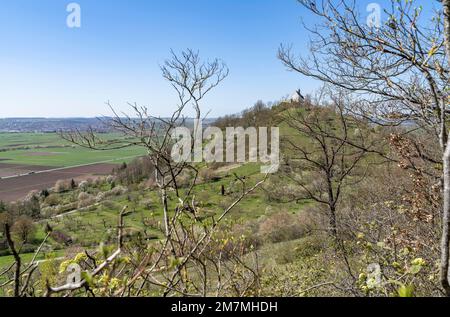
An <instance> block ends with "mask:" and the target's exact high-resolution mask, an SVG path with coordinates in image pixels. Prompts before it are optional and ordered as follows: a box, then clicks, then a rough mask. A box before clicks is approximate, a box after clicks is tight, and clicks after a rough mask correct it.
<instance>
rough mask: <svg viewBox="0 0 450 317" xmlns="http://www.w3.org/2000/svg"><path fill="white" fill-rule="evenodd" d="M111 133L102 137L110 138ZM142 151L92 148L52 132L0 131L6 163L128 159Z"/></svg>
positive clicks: (0, 158) (0, 147)
mask: <svg viewBox="0 0 450 317" xmlns="http://www.w3.org/2000/svg"><path fill="white" fill-rule="evenodd" d="M113 137H114V135H113V134H107V135H103V136H102V138H104V139H108V138H109V139H110V138H113ZM143 154H145V151H144V150H143V149H142V148H140V147H127V148H123V149H117V150H106V151H95V150H92V149H86V148H82V147H79V146H76V145H72V144H70V143H69V142H67V141H65V140H63V139H61V138H60V136H59V135H57V134H56V133H0V161H1V162H3V163H10V164H27V165H43V166H54V167H68V166H76V165H84V164H93V163H100V162H122V161H129V160H131V159H132V158H134V157H136V156H140V155H143Z"/></svg>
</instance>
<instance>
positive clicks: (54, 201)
mask: <svg viewBox="0 0 450 317" xmlns="http://www.w3.org/2000/svg"><path fill="white" fill-rule="evenodd" d="M45 203H46V204H47V205H49V206H51V207H54V206H58V205H59V204H60V203H61V200H60V198H59V196H58V195H57V194H50V196H48V197H47V198H45Z"/></svg>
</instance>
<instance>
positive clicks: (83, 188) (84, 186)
mask: <svg viewBox="0 0 450 317" xmlns="http://www.w3.org/2000/svg"><path fill="white" fill-rule="evenodd" d="M78 188H79V189H80V190H81V191H82V192H86V191H87V190H88V188H89V183H88V182H87V181H82V182H81V183H80V184H79V185H78Z"/></svg>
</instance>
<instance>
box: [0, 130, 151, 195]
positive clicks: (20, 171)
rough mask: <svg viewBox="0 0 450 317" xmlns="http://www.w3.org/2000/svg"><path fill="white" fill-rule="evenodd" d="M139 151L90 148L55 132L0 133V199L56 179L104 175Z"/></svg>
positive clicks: (43, 185)
mask: <svg viewBox="0 0 450 317" xmlns="http://www.w3.org/2000/svg"><path fill="white" fill-rule="evenodd" d="M113 137H114V135H113V134H109V135H104V138H105V139H108V138H113ZM142 154H144V152H143V151H142V149H141V148H138V147H130V148H124V149H118V150H107V151H94V150H91V149H86V148H82V147H79V146H75V145H73V144H69V143H68V142H66V141H65V140H62V139H61V138H60V137H59V135H57V134H56V133H0V200H4V201H13V200H16V199H20V198H21V197H23V196H25V195H26V194H27V193H28V192H29V191H32V190H42V189H45V188H48V187H52V186H53V185H54V184H55V182H56V181H58V180H60V179H81V178H86V177H89V176H94V177H95V176H97V175H108V174H110V173H111V171H112V169H113V168H114V166H115V165H116V164H120V163H123V162H129V161H131V160H132V159H133V158H135V157H137V156H140V155H142Z"/></svg>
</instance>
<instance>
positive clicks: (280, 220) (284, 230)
mask: <svg viewBox="0 0 450 317" xmlns="http://www.w3.org/2000/svg"><path fill="white" fill-rule="evenodd" d="M299 220H300V219H299V217H298V216H296V215H293V214H291V213H289V212H286V211H282V212H278V213H275V214H273V215H271V216H269V217H267V218H265V219H263V220H262V221H261V223H260V226H259V234H260V235H261V237H262V238H263V239H265V240H268V241H270V242H273V243H277V242H283V241H291V240H295V239H299V238H301V237H303V236H304V235H305V234H306V233H307V231H308V227H309V225H310V224H308V223H304V222H300V221H299Z"/></svg>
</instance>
